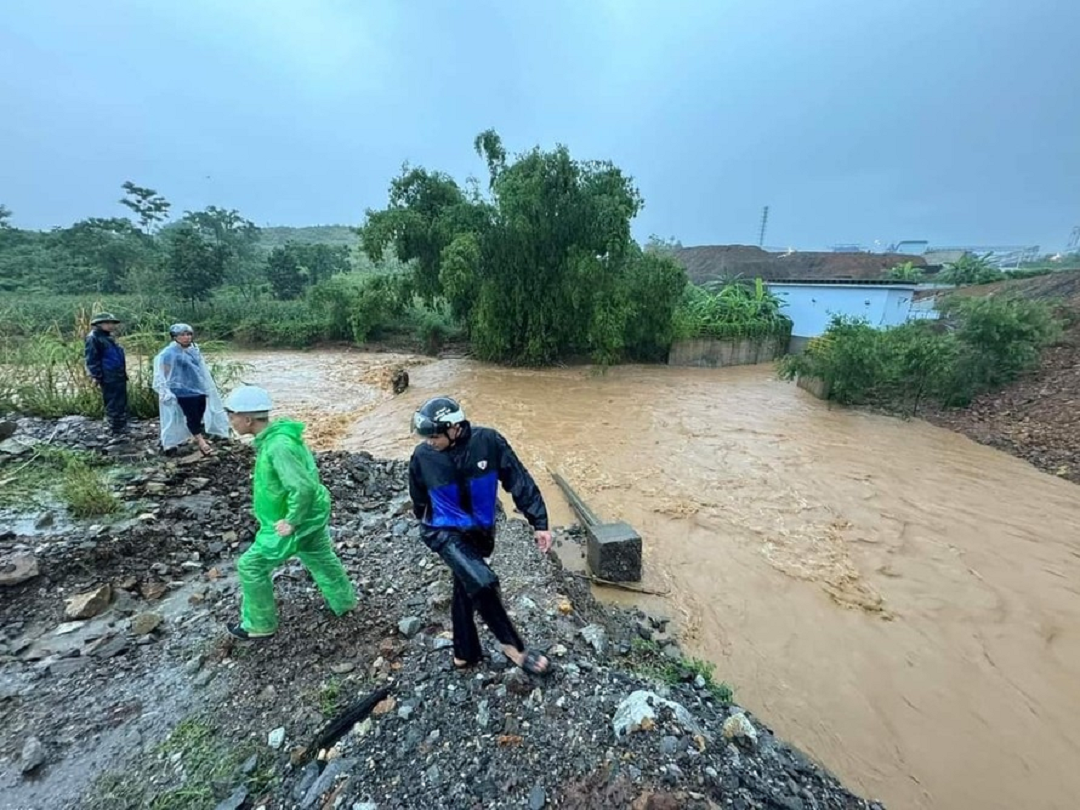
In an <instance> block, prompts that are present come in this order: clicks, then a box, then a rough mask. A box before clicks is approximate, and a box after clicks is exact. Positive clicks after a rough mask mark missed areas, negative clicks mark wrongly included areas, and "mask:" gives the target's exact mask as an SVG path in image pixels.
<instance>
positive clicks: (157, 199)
mask: <svg viewBox="0 0 1080 810" xmlns="http://www.w3.org/2000/svg"><path fill="white" fill-rule="evenodd" d="M121 188H123V189H124V197H123V198H122V199H121V200H120V204H121V205H123V206H125V207H127V208H130V209H131V210H132V211H133V212H134V213H135V216H136V217H138V220H139V227H140V228H142V230H143V233H145V234H151V233H153V232H154V229H155V228H157V227H158V226H159V225H160V224H161V223H162V222H164V221H165V220H166V219H168V217H169V209H170V208H171V207H172V203H170V202H169V201H168V200H166V199H165V198H164V197H162V196H161V195H160V194H158V193H157V192H156V191H154V189H152V188H143V187H142V186H137V185H135V184H134V183H132V182H131V181H130V180H128V181H127V182H125V183H124V185H123V186H121Z"/></svg>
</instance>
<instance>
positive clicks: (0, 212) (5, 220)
mask: <svg viewBox="0 0 1080 810" xmlns="http://www.w3.org/2000/svg"><path fill="white" fill-rule="evenodd" d="M10 220H11V209H10V208H8V207H7V206H6V205H4V204H3V203H0V228H6V229H9V230H10V229H11V222H10Z"/></svg>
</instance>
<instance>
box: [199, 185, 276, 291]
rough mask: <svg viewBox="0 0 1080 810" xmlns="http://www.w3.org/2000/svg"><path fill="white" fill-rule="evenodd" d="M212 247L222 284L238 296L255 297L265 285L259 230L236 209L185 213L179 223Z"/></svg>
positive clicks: (208, 209) (207, 209) (206, 209)
mask: <svg viewBox="0 0 1080 810" xmlns="http://www.w3.org/2000/svg"><path fill="white" fill-rule="evenodd" d="M180 221H181V222H183V223H186V224H187V225H190V226H191V227H193V228H194V229H195V230H196V231H198V232H199V234H200V235H201V236H202V237H203V239H204V240H206V241H208V242H209V243H210V244H212V245H214V247H215V249H216V250H217V251H218V252H219V253H220V254H221V260H222V262H223V264H224V273H225V282H226V283H227V284H230V285H232V286H233V287H235V288H236V289H237V290H239V292H240V293H241V295H244V296H246V297H248V298H251V297H254V296H255V295H256V294H257V293H258V291H259V289H260V288H261V287H263V286H264V285H265V282H266V272H265V263H264V261H263V259H262V256H261V255H260V253H259V249H258V240H259V229H258V228H257V227H256V226H255V223H254V222H252V221H251V220H249V219H245V218H244V217H243V216H241V214H240V212H239V211H237V210H235V209H224V208H218V207H217V206H214V205H211V206H209V207H207V208H205V209H204V210H202V211H185V212H184V216H183V217H182V218H181V220H180Z"/></svg>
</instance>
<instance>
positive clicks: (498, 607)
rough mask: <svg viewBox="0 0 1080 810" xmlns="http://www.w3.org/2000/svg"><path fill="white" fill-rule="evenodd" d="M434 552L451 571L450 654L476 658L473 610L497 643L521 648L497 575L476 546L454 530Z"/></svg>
mask: <svg viewBox="0 0 1080 810" xmlns="http://www.w3.org/2000/svg"><path fill="white" fill-rule="evenodd" d="M438 554H439V556H440V557H441V558H442V560H443V562H444V563H446V565H447V567H448V568H449V569H450V570H451V571H452V572H453V574H454V601H453V605H452V606H451V609H450V616H451V619H452V620H453V626H454V656H455V657H456V658H458V659H459V660H461V661H467V662H469V663H470V664H472V663H475V662H477V661H479V660H480V657H481V655H482V654H483V647H482V646H480V636H479V634H478V633H477V631H476V620H475V619H474V617H473V614H474V613H476V612H479V613H480V616H481V618H482V619H483V620H484V622H485V623H486V624H487V626H488V629H489V630H490V631H491V632H492V634H493V635H494V636H495V638H497V639H498V640H499V643H500V644H508V645H510V646H511V647H513V648H514V649H515V650H519V651H520V650H524V649H525V644H524V642H523V641H522V640H521V636H519V635H518V632H517V629H516V628H515V627H514V623H513V622H512V621H510V617H509V616H508V615H506V608H505V607H504V606H503V603H502V597H501V596H500V594H499V578H498V577H497V576H496V575H495V572H494V571H492V570H491V566H489V565H488V564H487V563H486V562H485V561H484V558H483V556H482V554H481V551H480V549H478V548H477V546H476V545H475V544H474V543H473V542H470V540H469V539H468V538H466V537H465V536H463V535H462V534H459V533H456V532H455V533H453V534H452V536H451V537H449V538H447V540H446V542H445V543H444V544H443V545H442V547H441V548H440V549H439V552H438Z"/></svg>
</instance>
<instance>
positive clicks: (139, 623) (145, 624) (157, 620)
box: [130, 613, 164, 636]
mask: <svg viewBox="0 0 1080 810" xmlns="http://www.w3.org/2000/svg"><path fill="white" fill-rule="evenodd" d="M163 621H164V618H163V617H162V615H161V614H160V613H140V614H139V615H138V616H136V617H135V618H134V619H132V620H131V627H130V629H131V633H132V635H135V636H145V635H146V634H148V633H152V632H154V630H156V629H157V627H158V625H160V624H161V623H162V622H163Z"/></svg>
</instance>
